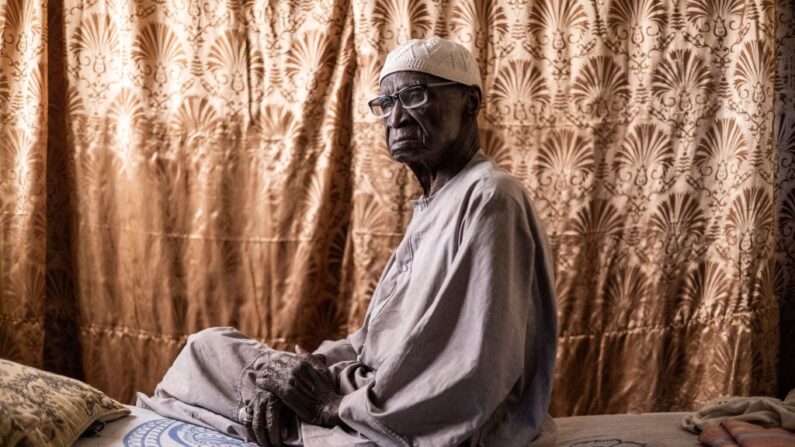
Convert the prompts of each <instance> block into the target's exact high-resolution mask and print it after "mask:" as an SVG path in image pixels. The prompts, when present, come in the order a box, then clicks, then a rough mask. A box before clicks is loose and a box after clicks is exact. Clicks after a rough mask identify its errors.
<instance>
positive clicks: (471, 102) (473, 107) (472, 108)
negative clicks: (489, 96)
mask: <svg viewBox="0 0 795 447" xmlns="http://www.w3.org/2000/svg"><path fill="white" fill-rule="evenodd" d="M466 95H467V103H466V111H467V113H469V114H470V115H477V114H478V110H480V101H481V98H480V89H479V88H477V87H469V88H468V89H467V93H466Z"/></svg>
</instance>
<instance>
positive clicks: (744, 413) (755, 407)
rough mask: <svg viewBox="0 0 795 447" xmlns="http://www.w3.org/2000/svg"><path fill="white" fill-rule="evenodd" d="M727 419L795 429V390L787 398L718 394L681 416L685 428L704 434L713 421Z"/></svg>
mask: <svg viewBox="0 0 795 447" xmlns="http://www.w3.org/2000/svg"><path fill="white" fill-rule="evenodd" d="M724 419H733V420H736V421H746V422H752V423H754V424H757V425H761V426H763V427H782V428H785V429H787V430H795V389H794V390H792V391H790V392H789V394H787V397H786V398H785V399H784V400H779V399H775V398H772V397H719V398H717V399H713V400H711V401H710V402H709V403H707V405H706V406H705V407H704V408H702V409H701V410H699V411H698V412H697V413H694V414H689V415H687V416H685V417H684V418H683V419H682V427H683V428H684V429H686V430H690V431H692V432H693V433H701V432H702V431H703V430H704V427H705V426H706V425H707V424H708V423H710V422H713V423H714V422H721V421H723V420H724Z"/></svg>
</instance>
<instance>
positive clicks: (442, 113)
mask: <svg viewBox="0 0 795 447" xmlns="http://www.w3.org/2000/svg"><path fill="white" fill-rule="evenodd" d="M445 81H446V80H444V79H441V78H438V77H436V76H432V75H429V74H426V73H419V72H414V71H399V72H396V73H392V74H390V75H388V76H386V77H385V78H384V79H383V80H382V81H381V94H382V95H393V94H395V93H397V92H399V91H400V90H402V89H404V88H406V87H409V86H413V85H428V84H434V83H439V82H445ZM427 91H428V102H427V103H425V104H423V105H421V106H419V107H415V108H412V109H406V108H404V107H403V105H402V104H401V103H400V101H396V103H395V105H394V106H393V109H392V113H391V114H390V115H389V116H387V117H385V118H384V124H385V127H386V142H387V147H388V148H389V152H390V154H391V155H392V158H394V159H395V160H396V161H399V162H401V163H421V164H424V165H430V166H438V165H439V162H440V161H442V160H443V159H444V156H445V155H446V153H447V151H448V150H449V149H450V148H451V147H452V146H453V145H454V143H455V141H456V138H457V137H458V135H459V133H460V132H461V126H462V118H463V117H464V109H465V107H466V103H467V95H466V94H465V89H464V88H463V87H462V86H461V85H459V84H455V85H449V86H441V87H432V88H428V89H427Z"/></svg>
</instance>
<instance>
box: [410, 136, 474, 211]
mask: <svg viewBox="0 0 795 447" xmlns="http://www.w3.org/2000/svg"><path fill="white" fill-rule="evenodd" d="M477 151H478V141H477V134H475V135H474V138H470V139H469V141H468V142H467V143H466V144H464V145H461V146H458V148H456V149H453V150H451V151H449V152H450V154H451V155H450V157H449V158H447V159H446V160H445V161H444V163H440V164H439V166H437V169H431V168H429V167H427V166H425V165H421V164H417V165H411V164H410V165H409V168H411V170H412V172H414V175H415V176H416V177H417V180H418V181H419V182H420V186H421V187H422V193H423V195H424V196H425V197H430V196H432V195H434V194H436V192H437V191H439V190H440V189H442V187H443V186H444V185H445V184H447V182H449V181H450V180H451V179H452V178H453V177H455V176H456V175H457V174H458V173H459V172H461V170H462V169H464V166H466V165H467V163H469V161H470V160H471V159H472V157H474V156H475V153H476V152H477Z"/></svg>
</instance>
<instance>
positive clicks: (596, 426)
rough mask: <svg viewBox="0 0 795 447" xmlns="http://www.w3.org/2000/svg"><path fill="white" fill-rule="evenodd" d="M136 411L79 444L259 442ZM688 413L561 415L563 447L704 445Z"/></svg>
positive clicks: (138, 446)
mask: <svg viewBox="0 0 795 447" xmlns="http://www.w3.org/2000/svg"><path fill="white" fill-rule="evenodd" d="M128 408H129V409H130V410H131V411H132V413H131V414H130V416H127V417H124V418H121V419H119V420H116V421H113V422H110V423H108V424H107V426H106V427H105V428H104V429H103V430H102V431H101V432H99V433H98V434H97V435H95V436H94V437H91V438H81V439H80V440H79V441H78V442H77V443H76V444H75V447H104V446H124V447H198V446H206V447H216V446H224V447H227V446H228V447H232V446H246V447H249V446H251V447H256V445H255V444H252V443H246V442H243V441H240V440H237V439H234V438H230V437H228V436H225V435H223V434H221V433H218V432H216V431H213V430H209V429H206V428H203V427H198V426H196V425H191V424H188V423H185V422H179V421H175V420H172V419H166V418H163V417H161V416H159V415H157V414H156V413H154V412H152V411H150V410H146V409H143V408H138V407H128ZM684 415H685V413H646V414H621V415H604V416H577V417H568V418H558V419H555V422H556V423H557V426H558V441H557V443H556V444H555V445H556V446H559V447H630V446H633V447H635V446H646V447H657V446H677V447H689V446H698V445H699V443H698V441H697V440H696V436H695V435H693V434H692V433H689V432H686V431H684V430H682V429H681V428H679V421H681V419H682V416H684Z"/></svg>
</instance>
